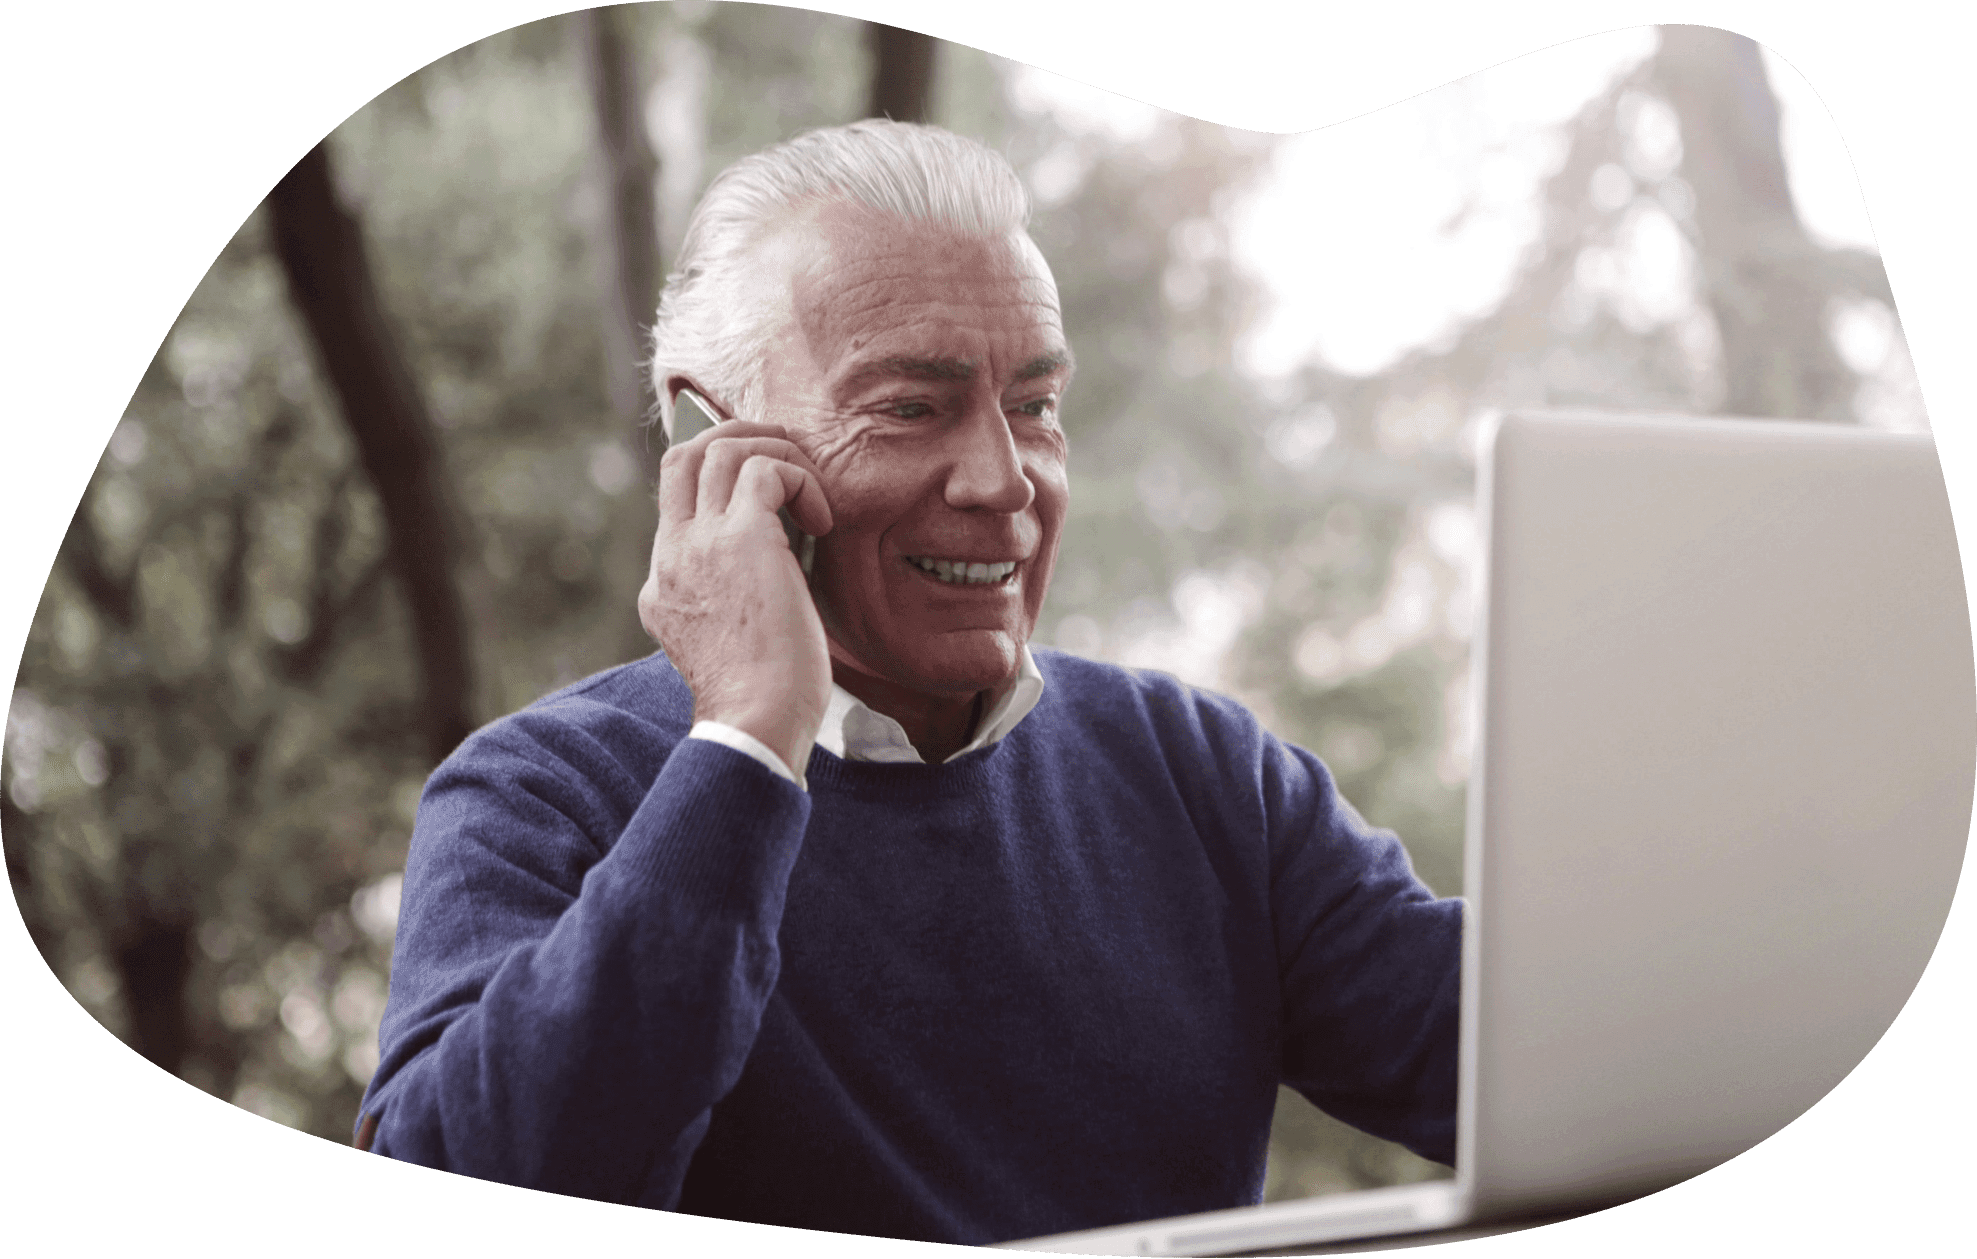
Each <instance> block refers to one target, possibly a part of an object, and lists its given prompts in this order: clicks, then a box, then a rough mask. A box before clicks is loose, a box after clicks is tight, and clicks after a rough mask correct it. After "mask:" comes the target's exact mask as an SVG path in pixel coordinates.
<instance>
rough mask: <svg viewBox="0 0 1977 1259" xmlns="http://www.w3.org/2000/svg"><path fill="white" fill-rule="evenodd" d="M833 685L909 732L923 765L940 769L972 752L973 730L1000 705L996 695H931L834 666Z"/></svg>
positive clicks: (838, 664) (842, 664)
mask: <svg viewBox="0 0 1977 1259" xmlns="http://www.w3.org/2000/svg"><path fill="white" fill-rule="evenodd" d="M831 680H832V681H834V682H836V683H837V684H838V685H839V686H841V687H843V688H844V689H845V690H847V691H849V692H851V693H852V694H853V695H855V696H857V697H858V699H859V701H860V702H862V703H863V704H864V705H865V706H866V707H868V708H870V709H871V710H872V711H873V712H879V713H884V714H885V715H886V716H888V717H890V718H892V719H893V720H894V721H896V722H898V723H899V725H900V728H901V729H902V730H904V731H906V738H907V741H908V742H910V743H912V745H913V750H914V751H916V752H918V753H919V754H920V759H921V760H923V761H925V762H926V763H927V764H929V765H938V764H940V763H941V762H942V761H945V760H946V759H947V758H948V757H950V756H953V755H954V754H955V753H956V752H959V751H960V750H961V749H962V748H964V747H967V746H968V741H969V740H970V739H972V738H974V736H975V726H976V724H977V723H978V722H980V721H981V717H982V714H983V713H985V712H987V711H988V710H989V705H990V704H991V703H992V702H993V701H994V700H995V699H996V696H997V692H993V691H965V692H962V693H960V694H955V695H945V694H932V695H930V694H928V693H927V692H925V691H917V690H914V689H912V688H911V687H906V686H901V685H900V684H899V683H897V682H893V681H891V680H889V679H886V678H881V677H875V676H874V675H872V674H869V673H864V672H861V671H859V670H858V669H855V668H853V667H851V666H850V665H847V664H846V663H845V662H844V661H842V660H839V659H836V658H835V656H834V657H833V658H832V660H831Z"/></svg>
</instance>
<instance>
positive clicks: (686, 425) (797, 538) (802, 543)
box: [672, 389, 817, 573]
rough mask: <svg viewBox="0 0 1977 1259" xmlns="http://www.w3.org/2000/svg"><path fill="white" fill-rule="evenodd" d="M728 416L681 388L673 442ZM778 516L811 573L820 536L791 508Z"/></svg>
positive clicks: (782, 509) (675, 398) (693, 435)
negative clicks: (799, 524)
mask: <svg viewBox="0 0 1977 1259" xmlns="http://www.w3.org/2000/svg"><path fill="white" fill-rule="evenodd" d="M726 418H727V417H726V416H724V415H721V414H720V413H718V412H717V411H716V410H715V409H714V407H713V405H712V404H711V403H709V402H708V401H707V399H705V398H703V397H701V396H700V395H699V394H697V393H695V392H694V391H693V390H691V389H682V390H680V391H679V392H678V393H677V394H675V395H674V396H673V437H672V441H673V444H674V445H677V444H679V443H680V442H687V441H692V440H693V439H694V438H696V437H698V436H700V434H702V433H704V432H706V431H707V430H708V429H710V428H712V427H714V426H715V425H716V424H718V423H720V422H721V421H722V420H724V419H726ZM776 515H777V517H778V518H780V519H781V520H782V522H783V536H784V537H786V538H788V539H789V549H790V551H791V552H792V553H794V554H795V556H796V562H797V564H798V565H799V566H801V567H802V569H803V571H804V572H805V573H808V572H809V571H810V566H811V564H812V563H813V562H814V561H815V559H816V555H817V539H815V538H813V537H811V536H810V535H809V534H807V533H805V532H803V530H801V529H799V528H797V525H796V521H794V520H792V519H790V514H789V508H787V507H778V508H777V509H776Z"/></svg>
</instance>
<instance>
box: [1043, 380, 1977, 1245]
mask: <svg viewBox="0 0 1977 1259" xmlns="http://www.w3.org/2000/svg"><path fill="white" fill-rule="evenodd" d="M1477 506H1478V514H1479V517H1480V519H1481V520H1482V521H1483V525H1484V537H1485V541H1484V547H1483V551H1484V554H1483V557H1482V559H1483V564H1484V567H1483V573H1484V579H1483V582H1482V590H1483V597H1482V599H1481V601H1480V604H1479V608H1478V616H1477V631H1476V639H1475V642H1474V645H1473V652H1472V660H1473V676H1474V682H1473V685H1472V692H1471V693H1472V696H1473V698H1474V701H1475V704H1476V708H1477V711H1478V712H1479V714H1480V720H1479V722H1478V723H1477V729H1476V744H1475V753H1474V758H1473V762H1472V773H1471V780H1470V791H1469V819H1468V840H1467V845H1466V852H1465V861H1466V864H1467V870H1466V889H1465V890H1466V892H1467V894H1468V896H1469V899H1470V912H1469V914H1468V919H1467V938H1466V941H1465V944H1466V951H1465V957H1464V976H1463V1021H1462V1068H1461V1070H1462V1080H1461V1097H1462V1101H1461V1107H1462V1113H1461V1122H1460V1124H1459V1131H1460V1136H1459V1145H1458V1153H1457V1160H1456V1161H1457V1176H1456V1179H1455V1180H1454V1181H1453V1182H1438V1183H1430V1184H1424V1185H1416V1186H1404V1187H1397V1188H1394V1189H1385V1190H1372V1191H1365V1192H1357V1193H1345V1194H1339V1195H1333V1196H1331V1197H1327V1198H1320V1199H1310V1200H1305V1201H1299V1202H1281V1203H1274V1204H1270V1205H1266V1206H1261V1207H1252V1208H1245V1209H1238V1210H1231V1211H1220V1212H1212V1213H1210V1214H1208V1215H1202V1216H1193V1217H1181V1218H1175V1219H1169V1220H1154V1221H1146V1222H1144V1223H1142V1224H1138V1225H1122V1226H1118V1227H1113V1228H1106V1229H1095V1230H1091V1231H1089V1232H1083V1233H1072V1234H1060V1235H1058V1236H1055V1237H1050V1238H1037V1239H1030V1240H1028V1241H1025V1242H1018V1243H1009V1244H1007V1248H1010V1249H1024V1250H1055V1251H1064V1252H1071V1253H1083V1254H1226V1253H1231V1252H1235V1251H1254V1250H1258V1249H1260V1248H1263V1247H1281V1246H1299V1247H1300V1249H1302V1248H1304V1246H1305V1245H1308V1244H1309V1243H1312V1242H1320V1241H1329V1240H1334V1239H1341V1238H1347V1237H1362V1238H1363V1237H1372V1236H1379V1235H1386V1234H1393V1233H1401V1232H1412V1231H1417V1230H1421V1229H1431V1228H1446V1227H1448V1226H1450V1225H1455V1224H1460V1223H1468V1222H1476V1221H1488V1220H1493V1219H1503V1220H1508V1219H1515V1218H1517V1217H1525V1218H1530V1217H1532V1216H1535V1215H1538V1214H1546V1215H1551V1216H1557V1215H1560V1214H1564V1213H1568V1212H1569V1211H1570V1210H1571V1209H1574V1208H1578V1209H1585V1208H1592V1207H1597V1206H1601V1205H1606V1204H1610V1203H1615V1202H1619V1201H1622V1200H1624V1199H1627V1198H1631V1197H1636V1196H1639V1195H1641V1194H1645V1193H1650V1192H1653V1191H1654V1190H1657V1189H1660V1188H1664V1187H1666V1186H1668V1185H1671V1184H1674V1183H1676V1182H1677V1181H1680V1180H1683V1179H1685V1178H1687V1177H1688V1176H1691V1175H1694V1174H1696V1173H1698V1172H1701V1171H1704V1170H1706V1169H1708V1168H1709V1167H1712V1166H1714V1165H1716V1164H1718V1163H1721V1162H1723V1161H1724V1160H1726V1159H1729V1158H1731V1157H1734V1156H1735V1155H1736V1154H1738V1153H1740V1152H1742V1151H1743V1150H1745V1149H1748V1148H1749V1147H1750V1146H1752V1145H1754V1144H1756V1143H1757V1142H1759V1141H1762V1140H1763V1139H1765V1138H1766V1137H1768V1136H1770V1135H1771V1134H1772V1133H1774V1132H1776V1131H1777V1130H1778V1129H1780V1128H1782V1127H1783V1126H1784V1125H1785V1124H1787V1123H1789V1122H1790V1121H1791V1120H1792V1119H1794V1118H1796V1117H1797V1116H1798V1115H1799V1114H1800V1113H1802V1112H1803V1111H1804V1110H1805V1109H1806V1108H1807V1107H1809V1106H1811V1105H1812V1104H1813V1103H1814V1102H1816V1101H1817V1100H1818V1099H1819V1098H1820V1097H1822V1096H1824V1094H1825V1093H1826V1092H1827V1091H1828V1090H1829V1089H1831V1088H1832V1086H1833V1085H1834V1084H1836V1083H1838V1081H1839V1080H1840V1079H1841V1078H1842V1077H1844V1076H1845V1075H1846V1074H1847V1072H1848V1071H1850V1070H1851V1069H1852V1068H1853V1067H1854V1065H1855V1064H1857V1063H1858V1062H1859V1061H1860V1059H1861V1058H1862V1057H1863V1056H1864V1055H1865V1054H1866V1052H1867V1051H1868V1050H1869V1049H1870V1048H1871V1047H1872V1045H1873V1044H1874V1042H1875V1041H1876V1040H1878V1039H1879V1037H1880V1036H1881V1034H1882V1032H1884V1031H1885V1030H1886V1029H1887V1026H1888V1024H1889V1023H1890V1022H1892V1020H1893V1018H1894V1016H1895V1014H1896V1013H1897V1012H1898V1011H1899V1009H1900V1007H1901V1005H1902V1003H1903V1002H1904V1001H1906V999H1907V997H1908V994H1909V992H1910V991H1911V990H1912V989H1913V988H1914V985H1915V982H1916V980H1917V979H1918V978H1919V977H1920V975H1921V972H1922V969H1923V966H1924V965H1925V964H1926V962H1927V960H1928V956H1929V954H1930V952H1931V951H1932V950H1933V948H1934V946H1935V942H1936V939H1937V937H1938V935H1939V934H1940V932H1941V929H1942V926H1943V923H1944V921H1945V919H1946V917H1947V914H1948V910H1949V903H1950V898H1951V895H1952V892H1953V891H1954V887H1955V882H1956V878H1957V873H1958V870H1959V868H1960V865H1961V861H1962V853H1963V848H1964V843H1965V837H1966V835H1967V834H1968V830H1969V822H1970V811H1971V790H1972V784H1973V771H1974V770H1977V684H1974V683H1973V677H1972V659H1971V638H1970V628H1969V619H1968V614H1967V610H1966V604H1965V600H1964V592H1963V584H1962V574H1961V569H1960V567H1959V564H1958V561H1957V552H1956V542H1955V536H1954V533H1953V530H1952V526H1951V522H1950V515H1949V503H1948V498H1947V495H1946V493H1945V490H1944V488H1943V482H1942V476H1941V471H1940V467H1939V465H1938V463H1937V460H1936V456H1935V452H1934V446H1933V444H1932V443H1931V442H1930V441H1929V439H1928V438H1926V437H1914V436H1896V435H1889V434H1883V433H1875V432H1871V431H1867V430H1862V429H1857V428H1843V427H1838V426H1832V425H1815V424H1798V423H1786V422H1775V421H1754V420H1702V419H1693V418H1685V417H1669V418H1662V417H1643V416H1610V415H1597V414H1591V413H1576V414H1561V413H1549V414H1547V413H1517V414H1512V415H1510V416H1507V417H1503V418H1501V419H1500V420H1499V421H1497V422H1496V423H1495V424H1493V425H1492V427H1491V429H1490V430H1489V431H1488V432H1487V433H1486V434H1485V440H1484V443H1483V457H1482V459H1481V462H1480V466H1479V477H1478V498H1477Z"/></svg>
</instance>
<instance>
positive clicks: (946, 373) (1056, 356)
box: [846, 347, 1073, 385]
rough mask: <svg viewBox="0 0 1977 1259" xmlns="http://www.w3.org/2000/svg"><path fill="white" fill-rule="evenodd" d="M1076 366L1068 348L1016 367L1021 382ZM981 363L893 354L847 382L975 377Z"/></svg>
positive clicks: (862, 367) (856, 372)
mask: <svg viewBox="0 0 1977 1259" xmlns="http://www.w3.org/2000/svg"><path fill="white" fill-rule="evenodd" d="M1066 367H1073V360H1072V358H1071V351H1070V348H1069V347H1066V348H1064V349H1062V350H1053V351H1051V352H1049V353H1047V354H1039V355H1037V356H1036V357H1035V358H1033V359H1031V360H1030V361H1029V362H1027V363H1025V364H1023V365H1022V366H1021V367H1020V368H1018V369H1017V370H1016V379H1017V380H1018V381H1026V380H1035V379H1037V378H1038V377H1040V376H1048V375H1050V374H1051V373H1052V372H1054V371H1057V370H1059V369H1061V368H1066ZM979 371H980V366H979V365H978V364H977V363H976V362H975V361H974V360H973V359H965V358H911V357H907V356H904V355H893V356H890V357H887V358H882V359H877V360H874V361H873V362H870V363H865V364H862V365H860V366H859V367H858V368H857V369H856V370H854V371H853V372H852V373H851V376H850V378H849V379H848V380H847V381H846V383H847V384H854V385H855V384H863V383H864V382H866V381H869V380H874V379H885V378H887V377H903V378H905V379H907V380H960V381H969V380H973V379H974V378H975V376H976V374H977V373H978V372H979Z"/></svg>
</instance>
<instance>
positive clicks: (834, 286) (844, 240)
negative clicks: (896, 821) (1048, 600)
mask: <svg viewBox="0 0 1977 1259" xmlns="http://www.w3.org/2000/svg"><path fill="white" fill-rule="evenodd" d="M763 256H764V258H765V261H770V262H771V270H770V273H771V274H776V275H786V276H788V277H789V283H788V288H787V293H786V296H783V295H780V294H768V295H765V296H771V297H772V298H773V297H780V298H781V300H785V301H787V303H788V305H787V307H786V309H785V313H784V315H783V317H782V318H781V319H780V321H778V322H777V323H774V324H772V325H771V326H772V327H773V328H776V329H777V331H776V332H775V333H774V334H773V335H772V338H771V348H770V350H769V353H768V356H767V361H766V364H765V370H764V375H763V398H764V416H763V418H764V419H766V420H768V421H770V422H771V423H776V424H781V425H783V426H784V427H785V428H786V429H787V430H788V431H789V434H790V436H791V438H792V440H794V441H795V442H796V444H797V445H798V446H800V447H801V448H802V449H803V450H804V452H805V453H806V454H808V455H809V456H810V458H811V460H812V461H813V462H814V463H815V464H816V465H817V468H818V470H819V471H820V472H821V473H822V474H823V482H824V494H825V497H826V498H828V499H829V500H830V505H831V514H832V517H833V520H834V526H833V528H832V530H831V532H830V534H829V535H827V536H825V537H822V538H819V539H817V550H816V559H815V563H814V565H813V567H812V571H811V589H812V591H813V592H814V594H815V596H816V600H817V609H818V612H819V614H820V615H821V617H822V619H823V622H824V629H825V631H826V633H827V634H828V635H829V637H830V640H831V654H832V658H833V659H834V660H835V661H836V662H837V663H838V664H839V665H840V666H841V667H849V668H851V669H853V670H855V671H857V672H859V673H863V674H866V675H870V676H875V677H878V678H883V679H885V680H887V681H890V682H892V683H895V684H897V685H900V686H904V687H907V688H909V689H911V690H913V691H916V692H920V693H923V694H929V695H942V696H956V697H958V696H962V695H967V694H971V693H973V692H976V691H980V690H984V689H989V688H993V687H997V686H1000V685H1002V684H1003V683H1005V682H1007V681H1009V680H1011V679H1012V678H1014V677H1015V675H1016V673H1017V670H1018V668H1019V667H1020V665H1021V660H1022V655H1021V652H1022V647H1023V644H1025V643H1026V642H1028V641H1029V637H1030V633H1031V631H1032V629H1034V628H1035V626H1036V620H1037V614H1038V612H1039V611H1040V610H1041V609H1042V607H1043V598H1044V592H1045V590H1046V588H1047V587H1048V586H1049V584H1050V574H1051V569H1052V567H1053V566H1054V564H1055V562H1056V559H1057V543H1058V538H1059V534H1060V532H1061V531H1062V528H1063V524H1064V514H1065V509H1066V506H1067V503H1068V499H1069V489H1068V486H1067V483H1066V479H1065V444H1064V432H1063V430H1062V428H1060V427H1059V425H1058V416H1057V408H1058V400H1059V398H1060V397H1061V396H1062V394H1063V392H1064V388H1065V386H1066V385H1067V384H1068V383H1069V381H1070V376H1071V364H1070V352H1069V350H1068V348H1067V346H1066V343H1065V340H1064V333H1063V328H1062V325H1061V322H1060V319H1059V315H1058V309H1057V289H1056V285H1055V283H1054V282H1053V281H1052V280H1051V277H1050V271H1049V268H1047V267H1046V266H1045V265H1044V261H1043V258H1042V256H1041V255H1040V254H1038V253H1037V250H1036V246H1035V245H1033V244H1031V243H1030V241H1029V239H1028V237H1026V236H1023V235H1020V234H1018V235H1015V236H1012V237H1010V238H1007V239H1003V240H994V241H982V240H973V239H969V238H967V237H965V236H961V235H958V234H956V233H953V232H950V231H947V230H945V229H941V228H936V227H931V226H928V225H925V224H917V223H910V222H906V221H903V220H900V219H897V218H894V217H891V216H885V215H880V214H877V213H875V212H873V211H869V210H866V209H864V208H862V207H854V206H850V205H845V204H831V205H826V206H823V207H820V208H816V209H813V210H810V211H808V212H806V213H805V214H803V215H802V216H801V217H800V218H799V219H798V220H797V221H795V222H793V223H791V224H789V225H787V226H785V227H784V228H783V229H782V231H781V233H780V234H779V237H778V238H777V239H775V240H773V241H771V242H769V243H768V245H767V247H766V248H765V249H764V251H763ZM785 268H786V269H785ZM981 565H989V566H994V567H991V568H990V571H989V573H988V574H987V576H986V578H984V574H983V572H982V569H981V568H980V567H978V566H981ZM930 569H932V570H934V571H929V570H930ZM970 573H972V574H973V576H972V577H970V576H968V575H967V574H970Z"/></svg>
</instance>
